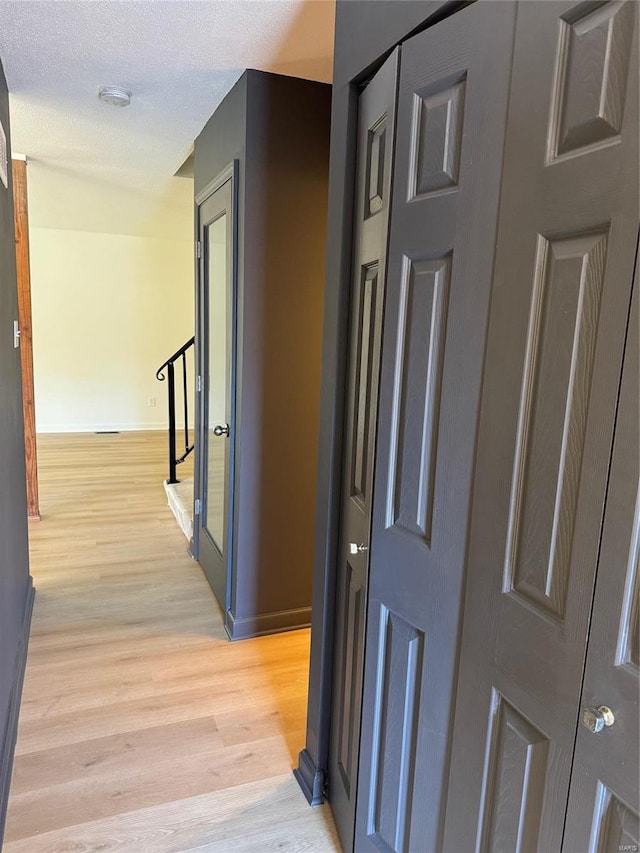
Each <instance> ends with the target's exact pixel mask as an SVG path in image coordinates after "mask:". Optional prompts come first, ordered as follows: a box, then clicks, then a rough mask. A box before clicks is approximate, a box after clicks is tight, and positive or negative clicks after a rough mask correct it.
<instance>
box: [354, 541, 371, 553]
mask: <svg viewBox="0 0 640 853" xmlns="http://www.w3.org/2000/svg"><path fill="white" fill-rule="evenodd" d="M368 550H369V547H368V545H365V544H360V545H356V543H355V542H349V553H350V554H364V553H365V551H368Z"/></svg>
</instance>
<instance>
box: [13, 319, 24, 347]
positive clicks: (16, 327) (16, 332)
mask: <svg viewBox="0 0 640 853" xmlns="http://www.w3.org/2000/svg"><path fill="white" fill-rule="evenodd" d="M21 334H22V332H21V331H20V324H19V323H18V321H17V320H14V321H13V348H14V349H18V347H19V346H20V336H21Z"/></svg>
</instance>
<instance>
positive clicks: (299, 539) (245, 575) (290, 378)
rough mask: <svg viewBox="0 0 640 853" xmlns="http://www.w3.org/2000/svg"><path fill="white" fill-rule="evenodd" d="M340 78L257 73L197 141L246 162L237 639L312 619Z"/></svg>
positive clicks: (198, 167)
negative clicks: (325, 80) (334, 83)
mask: <svg viewBox="0 0 640 853" xmlns="http://www.w3.org/2000/svg"><path fill="white" fill-rule="evenodd" d="M330 105H331V87H330V86H327V85H325V84H322V83H315V82H311V81H308V80H300V79H297V78H291V77H284V76H281V75H276V74H267V73H264V72H260V71H253V70H249V71H247V72H245V73H244V74H243V76H242V77H241V78H240V80H239V81H238V83H237V84H236V86H235V87H234V88H233V90H232V91H231V92H230V93H229V95H227V97H226V98H225V100H224V101H223V102H222V104H221V105H220V107H218V109H217V110H216V112H215V114H214V115H213V116H212V118H211V119H210V120H209V122H208V123H207V125H206V126H205V128H204V129H203V131H202V133H201V134H200V136H199V137H198V139H197V140H196V143H195V192H196V196H197V195H198V194H199V193H201V192H202V190H203V189H205V188H206V186H207V184H209V183H210V182H211V181H212V180H213V179H214V178H215V177H216V175H218V174H219V173H220V172H221V171H222V170H223V169H224V168H225V167H226V166H228V165H229V163H230V162H231V161H232V160H233V159H237V160H238V167H239V172H238V188H237V194H238V196H237V197H238V239H237V246H238V270H237V281H238V323H237V325H238V331H237V334H238V342H237V358H238V362H237V371H236V373H237V388H236V425H237V426H236V461H235V504H234V519H235V521H234V524H235V530H234V546H233V547H234V550H233V570H232V577H231V607H230V610H229V611H228V613H227V614H226V625H227V630H228V631H229V634H230V635H231V637H232V638H233V639H236V638H242V637H245V636H252V635H255V634H260V633H269V632H271V631H276V630H283V629H286V628H294V627H300V626H302V625H305V624H308V623H309V621H310V607H311V587H312V565H313V540H314V515H315V498H316V488H315V485H316V469H317V447H318V421H319V397H320V370H321V340H322V315H323V300H324V281H325V245H326V223H327V191H328V165H329V128H330Z"/></svg>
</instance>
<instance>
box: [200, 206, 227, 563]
mask: <svg viewBox="0 0 640 853" xmlns="http://www.w3.org/2000/svg"><path fill="white" fill-rule="evenodd" d="M227 229H228V215H227V213H226V212H225V213H223V214H222V216H220V217H219V218H218V219H216V220H215V221H214V222H212V223H211V224H209V225H207V226H206V231H205V233H206V236H205V258H206V261H207V264H206V266H207V273H206V280H207V281H206V284H207V302H208V307H207V320H208V332H209V334H208V338H209V347H208V350H209V355H208V373H209V376H208V379H209V389H208V399H207V401H206V408H207V422H208V423H207V433H208V449H209V452H208V454H207V462H206V465H207V471H206V483H207V488H206V496H205V500H204V506H203V507H202V509H203V515H204V517H203V524H204V526H205V528H206V529H207V530H208V532H209V534H210V536H211V538H212V539H213V541H214V543H215V545H216V546H217V548H218V550H219V551H220V553H221V554H224V551H225V544H226V542H225V539H226V531H225V527H226V524H225V495H226V484H227V481H228V475H227V443H228V434H229V420H230V418H229V411H228V396H229V393H228V392H229V388H228V386H229V374H230V370H229V358H228V353H229V340H228V338H229V334H228V333H229V328H228V326H229V324H228V322H227V315H228V313H229V311H228V308H229V306H228V302H229V298H228V297H229V290H230V287H229V269H228V266H227V244H228V235H227ZM205 388H206V386H205Z"/></svg>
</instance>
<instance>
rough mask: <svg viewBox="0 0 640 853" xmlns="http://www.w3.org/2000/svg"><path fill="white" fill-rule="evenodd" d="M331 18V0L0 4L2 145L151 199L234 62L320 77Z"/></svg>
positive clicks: (223, 89)
mask: <svg viewBox="0 0 640 853" xmlns="http://www.w3.org/2000/svg"><path fill="white" fill-rule="evenodd" d="M333 24H334V2H333V0H311V2H309V0H306V2H305V0H107V2H104V0H80V2H77V1H76V0H74V2H67V0H56V2H52V0H39V1H38V2H31V0H0V56H1V57H2V62H3V65H4V69H5V74H6V77H7V81H8V84H9V90H10V93H11V122H12V136H13V140H12V142H13V145H12V147H13V150H14V151H19V152H21V153H23V154H26V155H27V157H28V158H30V159H33V160H39V161H42V162H43V165H44V164H47V166H48V167H49V168H56V169H60V170H61V171H63V172H67V173H69V174H71V173H73V174H74V175H76V176H78V177H79V176H82V177H84V178H90V179H92V180H95V179H97V180H99V181H100V182H103V183H104V182H107V183H109V184H120V185H123V186H127V187H130V188H137V189H139V190H144V191H145V192H146V193H150V192H151V193H154V192H158V193H159V194H162V193H164V192H166V188H167V182H168V181H171V180H172V179H171V176H172V175H173V174H174V173H175V172H176V170H177V169H178V168H179V167H180V166H181V164H182V163H183V162H184V160H185V159H186V158H187V156H188V155H189V153H190V150H191V146H192V143H193V140H194V138H195V137H196V136H197V135H198V133H199V132H200V130H201V129H202V127H203V125H204V124H205V122H206V121H207V119H208V118H209V116H210V115H211V114H212V113H213V111H214V110H215V108H216V107H217V105H218V104H219V103H220V101H221V100H222V98H223V97H224V96H225V94H226V93H227V92H228V91H229V89H230V88H231V87H232V86H233V84H234V83H235V81H236V80H237V79H238V77H239V76H240V74H241V73H242V71H243V70H244V69H245V68H258V69H262V70H267V71H276V72H279V73H282V74H288V75H294V76H299V77H306V78H309V79H314V80H323V81H330V79H331V68H332V55H333ZM103 84H114V85H121V86H124V87H125V88H127V89H129V90H130V91H131V92H132V93H133V97H132V101H131V105H130V106H129V107H126V108H124V109H122V108H118V107H112V106H109V105H107V104H103V103H102V102H101V101H99V100H98V97H97V92H98V87H99V86H100V85H103ZM174 180H179V179H174Z"/></svg>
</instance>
